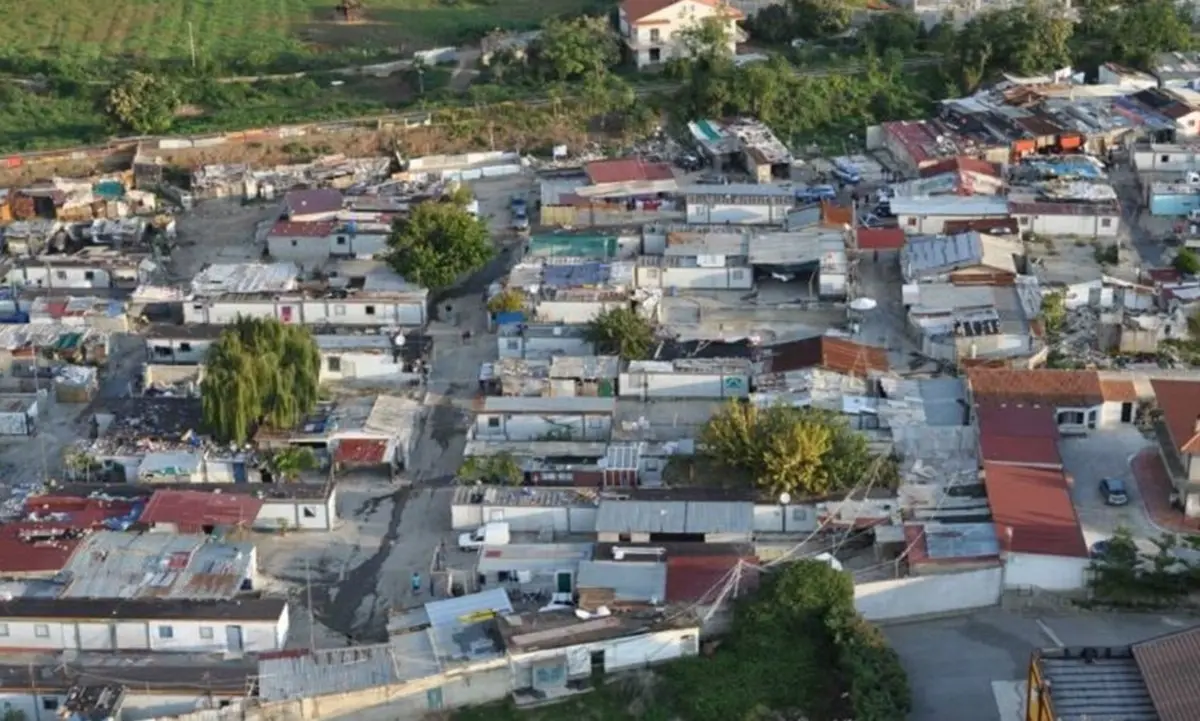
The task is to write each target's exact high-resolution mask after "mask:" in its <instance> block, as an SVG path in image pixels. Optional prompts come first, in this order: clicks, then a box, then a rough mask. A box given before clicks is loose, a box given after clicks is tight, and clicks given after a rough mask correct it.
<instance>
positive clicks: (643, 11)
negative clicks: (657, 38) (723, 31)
mask: <svg viewBox="0 0 1200 721" xmlns="http://www.w3.org/2000/svg"><path fill="white" fill-rule="evenodd" d="M679 2H680V0H625V1H624V2H622V3H621V10H623V11H624V12H625V20H626V22H631V23H636V22H637V21H638V20H641V19H642V18H644V17H647V16H650V15H653V14H654V13H656V12H659V11H661V10H666V9H667V8H669V7H671V6H672V5H676V4H678V3H679ZM693 2H698V3H700V4H701V5H708V6H709V7H712V8H720V7H721V6H722V3H720V2H719V1H718V0H693ZM725 9H726V11H727V12H728V13H729V16H730V17H732V18H743V17H745V15H744V14H743V13H742V11H741V10H738V9H737V8H735V7H732V6H729V5H726V6H725Z"/></svg>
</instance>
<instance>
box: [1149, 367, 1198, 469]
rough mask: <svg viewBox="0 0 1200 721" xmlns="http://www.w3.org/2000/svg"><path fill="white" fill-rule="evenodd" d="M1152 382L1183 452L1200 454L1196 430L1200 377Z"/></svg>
mask: <svg viewBox="0 0 1200 721" xmlns="http://www.w3.org/2000/svg"><path fill="white" fill-rule="evenodd" d="M1150 385H1151V387H1153V388H1154V396H1155V397H1156V398H1157V399H1158V408H1159V410H1161V411H1162V415H1163V423H1165V424H1166V426H1167V430H1168V431H1169V432H1170V434H1171V442H1173V443H1174V444H1175V447H1176V448H1177V449H1179V452H1180V453H1186V454H1188V455H1197V454H1200V435H1198V434H1197V433H1196V422H1197V420H1200V381H1174V380H1157V379H1155V380H1152V381H1150Z"/></svg>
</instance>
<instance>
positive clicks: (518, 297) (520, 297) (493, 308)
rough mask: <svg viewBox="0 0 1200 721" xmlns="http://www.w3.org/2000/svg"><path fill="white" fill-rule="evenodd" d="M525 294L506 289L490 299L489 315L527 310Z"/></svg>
mask: <svg viewBox="0 0 1200 721" xmlns="http://www.w3.org/2000/svg"><path fill="white" fill-rule="evenodd" d="M525 300H526V299H525V294H524V293H522V292H521V291H520V290H518V289H517V288H505V289H504V290H502V291H500V292H499V293H497V294H496V295H493V296H492V297H491V298H488V302H487V309H488V312H489V313H517V312H519V311H522V310H525Z"/></svg>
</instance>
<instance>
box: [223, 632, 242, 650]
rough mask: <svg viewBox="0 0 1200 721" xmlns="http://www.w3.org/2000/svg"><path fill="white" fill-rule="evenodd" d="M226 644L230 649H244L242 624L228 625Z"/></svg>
mask: <svg viewBox="0 0 1200 721" xmlns="http://www.w3.org/2000/svg"><path fill="white" fill-rule="evenodd" d="M225 646H226V648H228V649H229V650H230V651H241V650H242V627H241V626H226V627H225Z"/></svg>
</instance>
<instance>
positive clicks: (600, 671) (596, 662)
mask: <svg viewBox="0 0 1200 721" xmlns="http://www.w3.org/2000/svg"><path fill="white" fill-rule="evenodd" d="M603 675H604V649H600V650H599V651H592V676H603Z"/></svg>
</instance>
